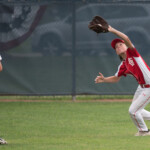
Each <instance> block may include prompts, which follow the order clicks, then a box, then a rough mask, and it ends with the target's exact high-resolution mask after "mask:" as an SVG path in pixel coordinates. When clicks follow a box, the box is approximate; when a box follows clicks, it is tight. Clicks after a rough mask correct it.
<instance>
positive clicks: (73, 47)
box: [0, 0, 150, 95]
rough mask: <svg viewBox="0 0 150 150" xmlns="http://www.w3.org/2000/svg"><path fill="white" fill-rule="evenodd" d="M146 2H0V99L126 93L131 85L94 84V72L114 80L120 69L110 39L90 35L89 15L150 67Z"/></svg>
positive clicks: (127, 82)
mask: <svg viewBox="0 0 150 150" xmlns="http://www.w3.org/2000/svg"><path fill="white" fill-rule="evenodd" d="M149 8H150V2H138V1H136V2H134V1H132V2H130V1H128V2H125V1H119V2H113V1H107V2H106V1H100V2H99V1H92V2H91V1H86V0H85V1H81V0H80V1H79V0H78V1H73V0H70V1H69V0H61V1H57V0H56V1H21V2H17V1H12V2H11V1H8V2H6V1H5V2H1V3H0V12H1V13H0V15H1V19H0V53H1V55H2V58H3V60H2V64H3V71H2V72H1V73H0V83H1V84H0V94H4V95H5V94H6V95H7V94H18V95H76V94H132V93H134V91H135V90H136V87H137V83H136V81H135V79H134V78H133V77H130V76H129V77H125V78H124V77H123V78H122V79H121V81H120V82H119V83H116V84H106V83H105V84H98V85H97V84H95V83H94V79H95V77H96V76H97V75H98V72H102V73H103V74H104V75H105V76H110V75H114V74H115V73H116V71H117V69H118V66H119V64H120V60H119V58H118V57H117V56H116V54H115V52H114V50H113V49H112V48H111V46H110V43H111V41H112V40H113V39H114V38H116V37H115V36H114V35H113V34H111V33H107V34H99V35H97V34H95V33H94V32H92V31H90V30H89V29H88V23H89V21H90V20H91V19H92V17H93V16H95V15H100V16H102V17H104V18H105V19H106V20H107V21H108V23H109V24H110V25H112V26H113V27H115V28H117V29H119V30H121V31H122V32H124V33H126V34H127V35H128V36H129V37H130V39H131V41H132V42H133V44H134V45H135V47H136V48H137V49H138V51H139V52H140V53H141V55H142V56H143V58H144V59H145V60H146V62H147V63H148V64H150V58H149V56H150V50H149V47H150V42H149V41H150V28H149V26H150V21H149V20H150V9H149Z"/></svg>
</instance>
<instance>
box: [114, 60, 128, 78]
mask: <svg viewBox="0 0 150 150" xmlns="http://www.w3.org/2000/svg"><path fill="white" fill-rule="evenodd" d="M127 74H129V71H128V70H127V68H126V66H125V62H121V64H120V65H119V67H118V71H117V72H116V74H115V76H117V77H120V76H126V75H127Z"/></svg>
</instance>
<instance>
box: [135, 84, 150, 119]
mask: <svg viewBox="0 0 150 150" xmlns="http://www.w3.org/2000/svg"><path fill="white" fill-rule="evenodd" d="M140 89H141V88H140V86H139V87H138V88H137V90H136V92H135V94H134V97H133V101H132V102H134V101H136V100H137V98H138V96H139V95H140V94H141V93H142V90H140ZM141 114H142V117H143V119H144V120H150V112H149V111H147V110H145V109H142V110H141Z"/></svg>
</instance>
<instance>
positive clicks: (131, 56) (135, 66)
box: [115, 48, 150, 84]
mask: <svg viewBox="0 0 150 150" xmlns="http://www.w3.org/2000/svg"><path fill="white" fill-rule="evenodd" d="M126 54H127V57H126V59H125V60H124V61H122V62H121V64H120V65H119V67H118V71H117V72H116V74H115V76H118V77H120V76H126V75H127V74H131V75H133V76H134V77H135V78H136V80H137V82H138V83H139V84H150V68H149V66H148V65H147V64H146V63H145V61H144V60H143V58H142V57H141V55H140V54H139V53H138V51H137V50H136V48H134V49H130V48H128V49H127V52H126Z"/></svg>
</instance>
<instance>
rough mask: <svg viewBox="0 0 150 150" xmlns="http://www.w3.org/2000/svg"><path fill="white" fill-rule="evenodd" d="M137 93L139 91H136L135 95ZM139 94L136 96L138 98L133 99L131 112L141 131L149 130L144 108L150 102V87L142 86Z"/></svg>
mask: <svg viewBox="0 0 150 150" xmlns="http://www.w3.org/2000/svg"><path fill="white" fill-rule="evenodd" d="M136 94H137V92H136V93H135V95H136ZM138 94H139V95H138ZM138 94H137V95H138V96H136V99H134V100H133V102H132V104H131V106H130V108H129V113H130V116H131V118H132V120H133V122H134V124H135V126H136V127H137V129H138V130H139V131H148V128H147V126H146V124H145V122H144V119H143V116H142V110H143V109H144V107H145V106H146V105H147V104H148V103H149V102H150V89H149V88H147V89H146V88H145V89H142V88H140V90H139V88H138Z"/></svg>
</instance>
